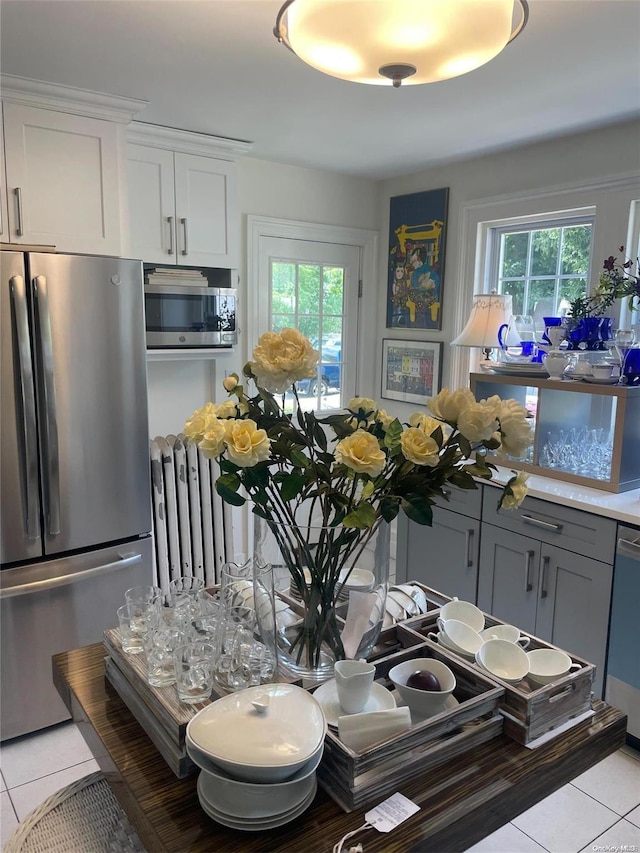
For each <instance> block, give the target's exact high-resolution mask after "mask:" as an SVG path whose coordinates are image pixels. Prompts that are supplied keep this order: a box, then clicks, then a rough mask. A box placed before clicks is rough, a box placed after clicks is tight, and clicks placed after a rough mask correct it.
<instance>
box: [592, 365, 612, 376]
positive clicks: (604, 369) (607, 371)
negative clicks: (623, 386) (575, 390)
mask: <svg viewBox="0 0 640 853" xmlns="http://www.w3.org/2000/svg"><path fill="white" fill-rule="evenodd" d="M612 370H613V365H612V364H592V365H591V372H592V373H593V378H594V379H611V372H612Z"/></svg>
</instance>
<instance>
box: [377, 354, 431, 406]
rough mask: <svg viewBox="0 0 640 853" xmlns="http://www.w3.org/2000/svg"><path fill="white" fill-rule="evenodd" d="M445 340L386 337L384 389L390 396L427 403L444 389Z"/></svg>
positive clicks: (386, 394) (387, 397) (383, 368)
mask: <svg viewBox="0 0 640 853" xmlns="http://www.w3.org/2000/svg"><path fill="white" fill-rule="evenodd" d="M441 376H442V343H433V342H429V341H394V340H390V339H387V338H385V339H384V340H383V341H382V392H381V396H382V397H386V399H387V400H401V401H402V402H403V403H422V405H424V404H425V402H426V399H427V398H428V397H435V396H436V394H437V393H438V391H439V390H440V379H441Z"/></svg>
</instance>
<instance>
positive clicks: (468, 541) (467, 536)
mask: <svg viewBox="0 0 640 853" xmlns="http://www.w3.org/2000/svg"><path fill="white" fill-rule="evenodd" d="M464 535H465V540H466V547H467V568H468V569H471V568H473V557H472V556H471V541H472V538H473V528H472V527H469V528H468V529H467V530H466V531H465V534H464Z"/></svg>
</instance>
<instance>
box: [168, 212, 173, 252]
mask: <svg viewBox="0 0 640 853" xmlns="http://www.w3.org/2000/svg"><path fill="white" fill-rule="evenodd" d="M167 222H168V223H169V248H168V249H167V255H173V251H174V249H173V216H167Z"/></svg>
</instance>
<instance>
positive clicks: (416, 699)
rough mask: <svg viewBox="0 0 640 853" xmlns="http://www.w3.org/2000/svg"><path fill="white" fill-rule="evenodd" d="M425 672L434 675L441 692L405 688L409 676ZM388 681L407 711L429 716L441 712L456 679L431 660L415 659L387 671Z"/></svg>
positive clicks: (447, 669) (443, 665)
mask: <svg viewBox="0 0 640 853" xmlns="http://www.w3.org/2000/svg"><path fill="white" fill-rule="evenodd" d="M425 670H426V671H427V672H432V673H433V674H434V675H435V677H436V678H437V679H438V681H439V682H440V687H441V690H419V689H418V688H417V687H408V686H407V680H408V678H409V676H411V675H412V674H413V673H414V672H422V671H425ZM389 679H390V681H392V682H393V685H394V687H395V688H396V690H397V691H398V693H399V694H400V696H401V697H402V699H403V700H404V701H405V702H406V704H407V705H408V706H409V710H410V711H415V713H416V714H419V715H420V716H429V715H432V714H437V713H439V712H440V711H443V710H444V708H445V705H446V701H447V697H448V696H450V695H451V694H452V693H453V691H454V690H455V687H456V677H455V675H454V674H453V672H452V671H451V670H450V669H449V667H448V666H447V665H446V664H444V663H442V662H441V661H439V660H434V659H432V658H415V659H414V660H407V661H404V663H399V664H396V666H394V667H392V668H391V669H390V670H389Z"/></svg>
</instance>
